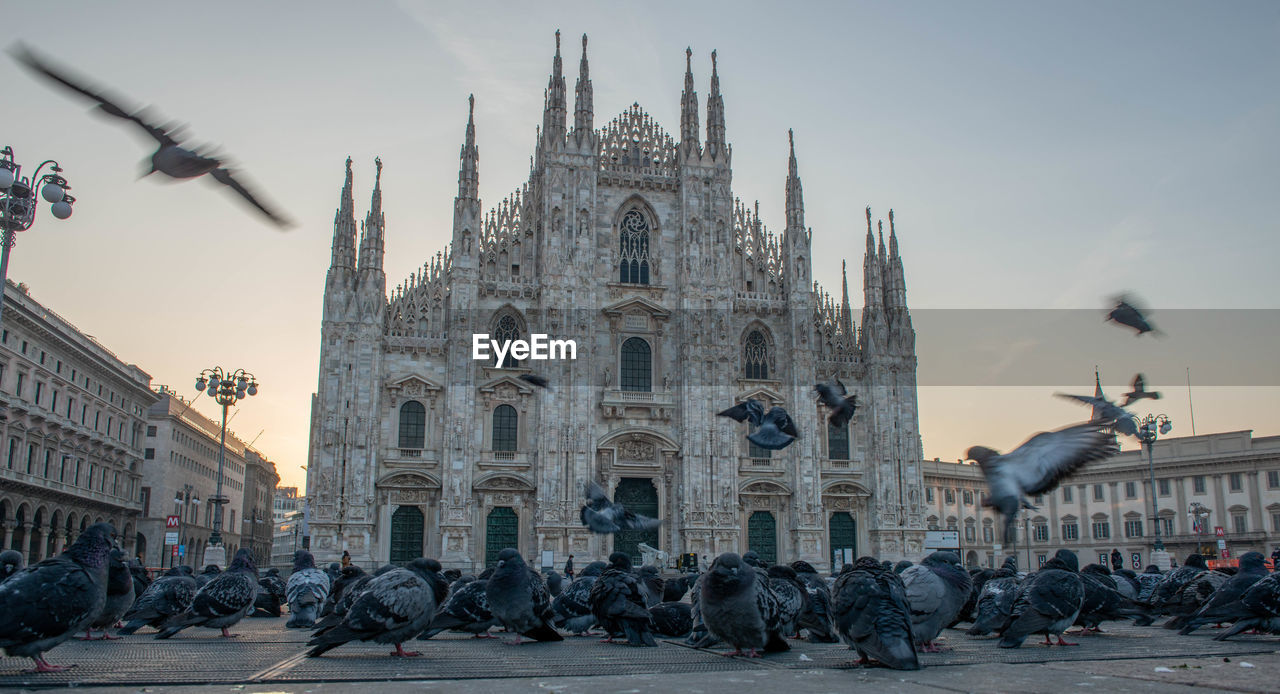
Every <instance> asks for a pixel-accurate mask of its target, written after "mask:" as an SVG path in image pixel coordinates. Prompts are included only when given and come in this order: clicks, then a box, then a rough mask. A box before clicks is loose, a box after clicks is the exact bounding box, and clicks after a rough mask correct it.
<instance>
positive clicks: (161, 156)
mask: <svg viewBox="0 0 1280 694" xmlns="http://www.w3.org/2000/svg"><path fill="white" fill-rule="evenodd" d="M14 57H15V58H16V59H17V60H18V62H19V63H21V64H22V65H24V66H26V67H27V68H29V69H31V70H33V71H34V72H36V73H37V74H39V75H41V76H42V77H45V78H47V79H50V80H53V81H54V82H56V83H58V84H60V85H62V86H63V87H65V88H67V89H70V90H71V91H73V92H76V93H77V94H80V95H81V96H84V97H87V98H88V99H89V100H91V101H96V102H98V110H99V111H101V112H102V113H105V114H107V115H109V116H114V117H116V118H122V119H124V120H127V121H132V122H133V123H136V124H137V125H138V127H140V128H141V129H142V130H143V131H144V132H146V133H147V135H149V136H151V137H152V138H153V139H155V141H156V142H157V143H159V145H160V146H159V148H158V149H156V151H155V152H154V153H153V154H152V155H151V169H150V170H149V171H147V172H146V173H145V174H143V176H148V175H150V174H152V173H155V172H157V171H159V172H160V173H162V174H165V175H166V176H169V177H171V178H179V179H182V178H195V177H197V176H203V175H205V174H209V175H210V176H212V177H213V178H214V180H216V181H218V182H219V183H221V184H223V185H225V186H227V187H229V188H231V189H232V190H234V191H235V192H236V193H237V194H238V195H240V197H242V198H244V199H245V200H246V201H248V202H249V204H250V205H253V206H254V207H255V208H257V209H258V211H259V212H261V213H262V214H263V215H265V216H266V217H267V218H268V219H270V220H271V221H272V222H274V223H275V224H276V225H277V226H279V227H281V228H284V227H287V226H289V222H288V221H286V220H285V219H284V218H283V217H281V216H280V215H279V214H278V213H276V212H275V211H273V210H271V209H269V208H268V207H266V206H265V205H263V204H262V203H261V202H260V201H259V200H258V199H257V198H255V197H254V196H253V194H252V193H250V192H249V190H248V189H247V188H245V186H244V185H243V184H241V183H240V182H239V181H237V180H236V179H235V177H234V176H233V175H232V173H231V171H230V170H229V169H227V168H226V165H225V164H226V163H225V162H224V161H222V160H221V159H220V158H218V157H216V156H213V154H211V153H204V152H201V151H200V150H198V149H194V150H193V149H187V148H185V147H181V146H180V142H181V140H179V139H178V138H179V137H180V135H181V130H182V129H181V128H179V127H173V126H172V125H171V124H165V125H155V124H153V123H150V122H148V120H147V118H146V114H147V111H146V109H142V110H138V111H135V112H133V113H129V112H128V111H127V110H126V109H125V108H124V107H122V106H120V105H119V104H118V102H117V100H116V99H115V98H114V97H108V96H107V95H106V94H104V93H102V92H100V91H97V90H96V89H94V88H91V87H88V86H85V84H84V83H83V82H81V81H79V80H76V79H73V78H72V77H70V76H69V75H68V74H67V73H66V72H65V71H62V70H56V69H54V68H53V67H52V66H51V65H50V64H49V62H48V61H46V60H44V59H42V58H39V57H37V56H36V55H35V54H34V53H32V52H31V50H30V49H28V48H26V47H24V46H19V47H18V48H17V49H16V50H15V51H14Z"/></svg>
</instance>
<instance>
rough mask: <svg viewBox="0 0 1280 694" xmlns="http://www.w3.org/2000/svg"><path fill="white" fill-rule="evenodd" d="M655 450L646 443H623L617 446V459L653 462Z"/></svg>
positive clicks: (634, 441) (650, 444) (632, 441)
mask: <svg viewBox="0 0 1280 694" xmlns="http://www.w3.org/2000/svg"><path fill="white" fill-rule="evenodd" d="M656 454H657V449H656V448H655V447H654V445H653V444H652V443H649V442H648V441H637V440H634V439H633V440H630V441H623V442H622V443H621V444H620V445H619V446H618V458H619V459H621V460H653V459H654V457H655V456H656Z"/></svg>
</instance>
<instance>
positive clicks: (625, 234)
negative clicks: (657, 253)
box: [618, 210, 649, 284]
mask: <svg viewBox="0 0 1280 694" xmlns="http://www.w3.org/2000/svg"><path fill="white" fill-rule="evenodd" d="M618 231H619V233H618V281H619V282H622V283H625V284H649V222H647V221H645V218H644V215H642V214H640V210H628V211H627V213H626V214H624V215H622V225H621V228H620V229H619V230H618Z"/></svg>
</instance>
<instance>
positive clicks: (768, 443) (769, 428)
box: [716, 400, 800, 451]
mask: <svg viewBox="0 0 1280 694" xmlns="http://www.w3.org/2000/svg"><path fill="white" fill-rule="evenodd" d="M716 416H717V417H729V418H730V419H734V420H737V421H739V422H745V421H750V422H751V425H752V426H754V427H755V428H756V429H755V431H753V432H751V433H750V434H748V435H747V440H748V441H750V442H751V443H754V444H755V445H757V446H759V447H761V448H764V449H767V450H770V451H780V450H782V449H783V448H786V447H787V446H790V445H791V442H793V441H795V440H796V439H797V438H800V432H799V431H798V430H797V429H796V423H795V421H794V420H793V419H791V415H789V414H787V411H786V410H784V409H782V408H781V407H777V406H774V407H771V408H769V411H768V412H765V411H764V405H762V404H760V401H759V400H747V401H746V402H743V403H739V404H737V405H734V406H733V407H730V408H729V409H727V410H723V411H721V412H718V413H716Z"/></svg>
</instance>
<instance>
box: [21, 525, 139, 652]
mask: <svg viewBox="0 0 1280 694" xmlns="http://www.w3.org/2000/svg"><path fill="white" fill-rule="evenodd" d="M115 535H116V530H115V528H114V527H112V526H111V524H110V523H96V524H94V525H91V526H89V527H88V528H86V529H85V531H84V532H82V533H80V536H79V537H77V538H76V541H75V542H74V543H72V545H71V546H70V547H68V548H67V550H66V551H65V552H63V553H62V554H59V555H58V556H56V557H52V558H49V559H45V560H44V561H42V562H40V563H38V564H36V565H34V566H28V567H27V568H25V569H23V570H21V571H19V572H18V573H16V574H14V575H13V576H10V577H9V579H8V580H6V581H5V582H4V583H0V648H3V649H4V651H5V653H7V654H8V655H11V656H19V657H24V658H30V659H32V660H34V661H35V663H36V668H35V670H34V672H60V671H62V670H65V669H67V668H68V667H71V666H65V665H52V664H50V663H49V661H47V660H45V658H44V653H45V651H48V650H49V649H51V648H53V647H54V646H57V645H58V644H60V643H62V642H63V641H66V640H67V639H69V638H71V637H72V636H73V635H75V634H76V633H78V632H79V631H80V630H81V629H84V628H85V627H87V626H88V625H89V623H90V622H92V621H93V619H94V617H96V616H97V615H98V613H99V612H100V611H101V610H102V606H103V605H104V604H105V603H106V601H107V574H108V564H109V562H110V558H111V544H112V541H113V538H115Z"/></svg>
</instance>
